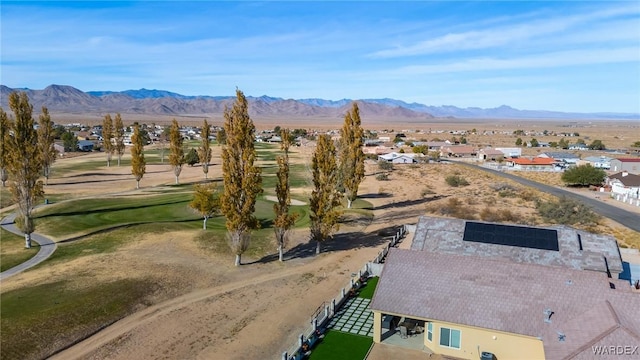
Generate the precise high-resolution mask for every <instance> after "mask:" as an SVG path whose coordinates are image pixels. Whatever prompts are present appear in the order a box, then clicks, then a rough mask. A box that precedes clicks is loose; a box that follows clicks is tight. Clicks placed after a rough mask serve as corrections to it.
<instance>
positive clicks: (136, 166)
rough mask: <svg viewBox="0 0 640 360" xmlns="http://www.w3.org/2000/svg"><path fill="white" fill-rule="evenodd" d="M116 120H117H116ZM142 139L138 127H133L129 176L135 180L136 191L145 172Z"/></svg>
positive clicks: (145, 163)
mask: <svg viewBox="0 0 640 360" xmlns="http://www.w3.org/2000/svg"><path fill="white" fill-rule="evenodd" d="M116 119H117V118H116ZM143 151H144V138H143V137H142V135H141V134H140V125H138V124H136V125H135V126H134V127H133V135H132V136H131V174H133V176H134V177H135V178H136V189H140V180H142V177H143V176H144V173H145V172H146V170H147V167H146V165H147V162H146V160H145V159H144V152H143Z"/></svg>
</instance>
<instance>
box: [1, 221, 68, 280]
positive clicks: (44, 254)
mask: <svg viewBox="0 0 640 360" xmlns="http://www.w3.org/2000/svg"><path fill="white" fill-rule="evenodd" d="M15 219H16V213H13V214H10V215H8V216H6V217H5V218H4V219H2V221H1V222H0V226H2V228H3V229H5V230H7V231H9V232H12V233H14V234H16V235H21V236H22V235H24V234H23V233H22V231H20V230H19V229H18V227H17V226H16V224H15ZM31 240H32V241H35V242H36V243H38V244H39V245H40V250H39V251H38V253H37V254H36V255H35V256H33V257H32V258H30V259H29V260H27V261H25V262H23V263H22V264H20V265H17V266H14V267H12V268H11V269H7V270H5V271H3V272H1V273H0V281H2V280H4V279H6V278H8V277H10V276H13V275H16V274H19V273H21V272H23V271H25V270H27V269H29V268H32V267H34V266H36V265H38V264H40V263H41V262H43V261H45V260H47V259H48V258H49V256H51V254H53V252H54V251H56V247H57V245H56V243H55V242H54V241H53V240H51V239H49V238H47V237H44V236H42V235H40V234H37V233H32V234H31Z"/></svg>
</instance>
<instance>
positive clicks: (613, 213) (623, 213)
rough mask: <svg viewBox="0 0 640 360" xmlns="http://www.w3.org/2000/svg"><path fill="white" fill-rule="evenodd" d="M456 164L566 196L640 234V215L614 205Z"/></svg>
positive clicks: (519, 178) (504, 174)
mask: <svg viewBox="0 0 640 360" xmlns="http://www.w3.org/2000/svg"><path fill="white" fill-rule="evenodd" d="M455 163H456V164H460V165H465V166H470V167H473V168H476V169H480V170H483V171H486V172H489V173H492V174H495V175H498V176H502V177H505V178H508V179H511V180H513V181H516V182H519V183H520V184H523V185H527V186H531V187H534V188H537V189H538V190H541V191H544V192H546V193H549V194H552V195H555V196H566V197H570V198H573V199H577V200H580V201H582V202H584V203H585V204H587V205H589V206H591V207H592V208H593V210H594V211H595V212H597V213H599V214H600V215H602V216H604V217H607V218H609V219H611V220H613V221H615V222H618V223H620V224H622V225H624V226H626V227H628V228H629V229H632V230H635V231H638V232H640V221H638V218H639V217H638V214H636V213H633V212H630V211H627V210H624V209H621V208H619V207H616V206H613V205H609V204H607V203H605V202H603V201H602V200H598V199H595V198H591V197H587V196H584V195H580V194H576V193H574V192H571V191H567V190H563V189H561V188H558V187H555V186H550V185H545V184H541V183H539V182H536V181H532V180H529V179H525V178H522V177H519V176H516V175H513V174H509V173H505V172H502V171H497V170H493V169H488V168H485V167H482V166H477V165H473V164H468V163H464V162H459V161H455Z"/></svg>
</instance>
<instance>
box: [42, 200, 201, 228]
mask: <svg viewBox="0 0 640 360" xmlns="http://www.w3.org/2000/svg"><path fill="white" fill-rule="evenodd" d="M191 198H192V195H191V194H190V193H186V192H180V193H171V194H161V195H156V196H147V197H130V196H127V197H124V196H123V197H114V198H108V199H105V198H99V199H95V200H86V199H85V200H74V201H69V202H65V203H60V204H59V205H56V204H53V205H51V206H47V207H44V208H42V209H41V210H40V211H38V212H37V214H36V218H35V222H36V226H37V228H38V231H39V232H42V233H44V234H48V235H51V236H54V237H64V236H69V235H72V234H74V235H77V234H87V233H92V232H95V231H99V230H102V229H108V228H112V227H116V226H121V225H125V224H143V223H154V222H166V221H171V222H181V221H191V220H197V219H198V218H199V216H198V215H196V214H195V213H194V212H193V211H192V210H191V209H190V208H189V206H188V204H189V201H191Z"/></svg>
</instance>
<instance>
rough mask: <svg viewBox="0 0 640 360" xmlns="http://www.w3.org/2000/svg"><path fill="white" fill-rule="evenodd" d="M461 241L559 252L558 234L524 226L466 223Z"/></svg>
mask: <svg viewBox="0 0 640 360" xmlns="http://www.w3.org/2000/svg"><path fill="white" fill-rule="evenodd" d="M463 240H464V241H471V242H479V243H484V244H495V245H508V246H518V247H525V248H530V249H541V250H553V251H558V250H559V248H558V232H557V231H556V230H551V229H540V228H531V227H524V226H511V225H500V224H486V223H479V222H473V221H467V222H466V224H465V227H464V237H463Z"/></svg>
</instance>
